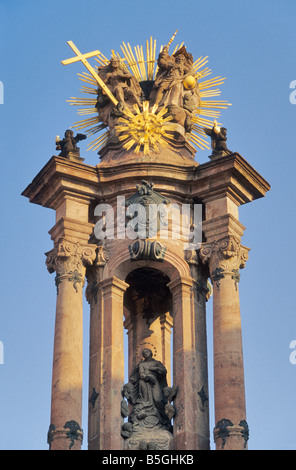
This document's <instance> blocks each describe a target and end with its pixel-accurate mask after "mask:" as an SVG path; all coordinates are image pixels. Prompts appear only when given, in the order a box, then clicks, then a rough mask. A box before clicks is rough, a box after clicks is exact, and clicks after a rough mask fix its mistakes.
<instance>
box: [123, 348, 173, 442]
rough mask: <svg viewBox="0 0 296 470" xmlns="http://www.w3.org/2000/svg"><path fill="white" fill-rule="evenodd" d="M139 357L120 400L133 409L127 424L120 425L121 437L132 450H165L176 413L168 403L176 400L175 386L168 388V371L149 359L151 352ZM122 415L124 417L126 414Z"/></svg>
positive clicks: (170, 436)
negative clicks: (123, 400) (127, 442)
mask: <svg viewBox="0 0 296 470" xmlns="http://www.w3.org/2000/svg"><path fill="white" fill-rule="evenodd" d="M142 356H143V359H142V361H140V363H139V364H138V365H137V366H136V367H135V369H134V370H133V372H132V373H131V376H130V379H129V382H128V383H127V384H125V385H124V387H123V392H122V395H123V398H124V399H126V400H127V401H128V403H129V404H130V405H131V407H132V409H131V412H130V414H129V416H128V422H126V423H124V424H123V427H122V436H123V437H124V438H128V439H129V440H130V444H131V447H132V448H138V449H139V448H146V449H148V448H149V449H152V448H157V449H161V448H168V447H167V446H168V443H169V441H170V440H171V438H172V424H171V419H172V418H173V416H174V414H175V409H174V407H173V405H171V403H170V402H169V400H170V401H172V400H173V399H174V398H175V396H176V394H177V387H173V388H172V387H168V384H167V379H166V375H167V370H166V368H165V367H164V365H163V364H162V363H161V362H160V361H157V360H156V359H154V358H153V357H152V356H153V355H152V351H151V349H148V348H145V349H143V351H142ZM123 410H125V411H126V406H124V405H123V404H122V411H123ZM122 415H123V417H126V412H124V413H122Z"/></svg>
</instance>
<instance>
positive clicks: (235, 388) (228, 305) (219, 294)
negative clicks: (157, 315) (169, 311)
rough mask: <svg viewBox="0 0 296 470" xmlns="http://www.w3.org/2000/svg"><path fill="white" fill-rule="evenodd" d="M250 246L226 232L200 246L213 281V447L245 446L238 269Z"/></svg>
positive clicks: (236, 448) (246, 429) (245, 427)
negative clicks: (220, 236) (225, 234)
mask: <svg viewBox="0 0 296 470" xmlns="http://www.w3.org/2000/svg"><path fill="white" fill-rule="evenodd" d="M248 252H249V249H248V248H246V247H244V246H242V245H241V244H240V240H239V239H238V238H237V237H235V236H233V235H228V236H226V237H224V238H223V239H221V240H217V241H215V240H214V241H212V242H211V243H206V244H204V245H203V246H202V248H201V250H200V258H201V260H202V261H203V263H207V264H208V266H209V273H210V277H211V280H212V283H213V342H214V393H215V423H216V425H215V429H214V438H215V443H216V449H217V450H220V449H225V450H243V449H245V448H246V447H247V439H248V426H247V422H246V406H245V385H244V366H243V348H242V334H241V318H240V301H239V290H238V283H239V279H240V273H239V269H240V268H243V267H244V266H245V263H246V261H247V259H248Z"/></svg>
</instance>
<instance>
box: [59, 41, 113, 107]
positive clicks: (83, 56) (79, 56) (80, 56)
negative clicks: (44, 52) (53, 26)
mask: <svg viewBox="0 0 296 470" xmlns="http://www.w3.org/2000/svg"><path fill="white" fill-rule="evenodd" d="M67 44H69V46H70V47H71V49H72V50H73V51H74V52H75V54H76V57H72V58H71V59H66V60H62V64H63V65H68V64H73V63H74V62H78V61H80V60H81V62H82V63H83V65H84V66H85V67H86V68H87V70H88V71H89V72H90V73H91V75H92V76H93V77H94V79H95V80H96V82H97V83H98V84H99V85H100V87H101V88H102V90H104V92H105V93H106V95H107V96H108V97H109V98H110V100H111V101H112V103H113V104H114V105H115V106H116V105H117V103H118V101H117V99H116V98H115V96H114V95H113V94H112V93H111V91H110V90H109V88H108V87H107V85H106V84H105V83H104V82H103V80H102V79H101V78H100V77H99V75H98V74H97V73H96V71H95V70H94V68H93V67H92V66H91V65H90V64H89V63H88V62H87V60H86V59H89V58H90V57H94V56H96V55H100V51H93V52H87V53H86V54H81V52H80V51H79V49H77V47H76V46H75V44H74V43H73V42H72V41H67Z"/></svg>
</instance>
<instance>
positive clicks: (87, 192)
mask: <svg viewBox="0 0 296 470" xmlns="http://www.w3.org/2000/svg"><path fill="white" fill-rule="evenodd" d="M143 178H144V179H147V178H149V179H150V180H151V181H153V182H154V183H155V184H157V190H158V191H160V192H161V193H162V194H163V195H164V196H166V195H167V194H172V193H171V186H172V185H173V186H174V194H175V195H176V196H177V195H184V194H187V195H188V197H190V198H194V199H196V200H199V201H200V202H207V201H209V200H211V199H217V198H220V197H224V196H227V197H230V198H232V200H233V201H235V203H236V204H237V205H240V204H244V203H247V202H250V201H252V200H254V199H258V198H260V197H263V196H265V194H266V192H267V191H269V189H270V186H269V184H268V183H267V181H266V180H265V179H264V178H262V176H261V175H260V174H259V173H258V172H257V171H256V170H255V169H254V168H253V167H252V166H251V165H250V164H249V163H248V162H247V161H246V160H245V159H244V158H243V157H242V156H241V155H239V154H238V153H233V154H231V155H228V156H226V157H221V158H219V159H217V160H215V161H209V162H207V163H204V164H201V165H198V163H197V162H194V161H192V162H189V163H188V161H186V163H185V162H184V165H180V164H174V163H172V162H169V163H166V162H164V161H160V162H157V161H153V162H152V161H151V162H150V161H149V159H147V161H140V162H137V161H130V162H126V163H124V164H121V165H120V166H114V165H105V166H104V165H102V166H100V164H99V165H97V166H91V165H86V164H85V163H77V162H73V161H69V160H66V159H65V158H62V157H55V156H53V157H52V158H51V159H50V160H49V161H48V163H47V164H46V165H45V166H44V167H43V169H42V170H41V171H40V172H39V173H38V174H37V176H36V177H35V178H34V179H33V181H32V182H31V183H30V184H29V185H28V187H27V188H26V189H25V190H24V191H23V193H22V195H23V196H25V197H28V198H29V200H30V202H32V203H35V204H41V205H43V206H45V207H49V208H52V209H56V207H57V204H58V203H57V201H59V203H60V201H61V200H62V199H63V197H65V196H67V197H70V196H73V197H76V198H78V199H81V200H82V201H84V202H86V203H87V202H88V203H91V202H92V201H96V200H98V199H101V198H103V197H107V198H108V197H116V195H120V194H126V193H128V192H129V191H132V190H133V188H134V186H135V182H137V183H139V182H140V181H141V179H143ZM115 181H116V183H117V184H116V186H113V185H112V187H111V186H110V183H111V182H112V183H114V182H115ZM119 183H120V184H119Z"/></svg>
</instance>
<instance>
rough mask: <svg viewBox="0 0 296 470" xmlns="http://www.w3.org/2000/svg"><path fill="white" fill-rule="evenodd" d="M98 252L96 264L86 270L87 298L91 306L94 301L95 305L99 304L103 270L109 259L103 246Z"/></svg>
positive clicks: (99, 247) (98, 248)
mask: <svg viewBox="0 0 296 470" xmlns="http://www.w3.org/2000/svg"><path fill="white" fill-rule="evenodd" d="M96 252H97V254H96V259H95V261H94V263H93V264H92V265H91V266H90V267H88V269H87V270H86V278H87V286H86V289H85V298H86V300H87V301H88V303H89V304H91V302H92V301H93V302H94V303H95V304H97V302H98V290H99V287H98V286H99V282H100V281H101V279H102V270H103V268H104V266H105V265H106V263H107V262H108V259H109V257H108V255H107V253H106V252H105V247H104V246H103V245H100V246H98V247H97V249H96Z"/></svg>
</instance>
